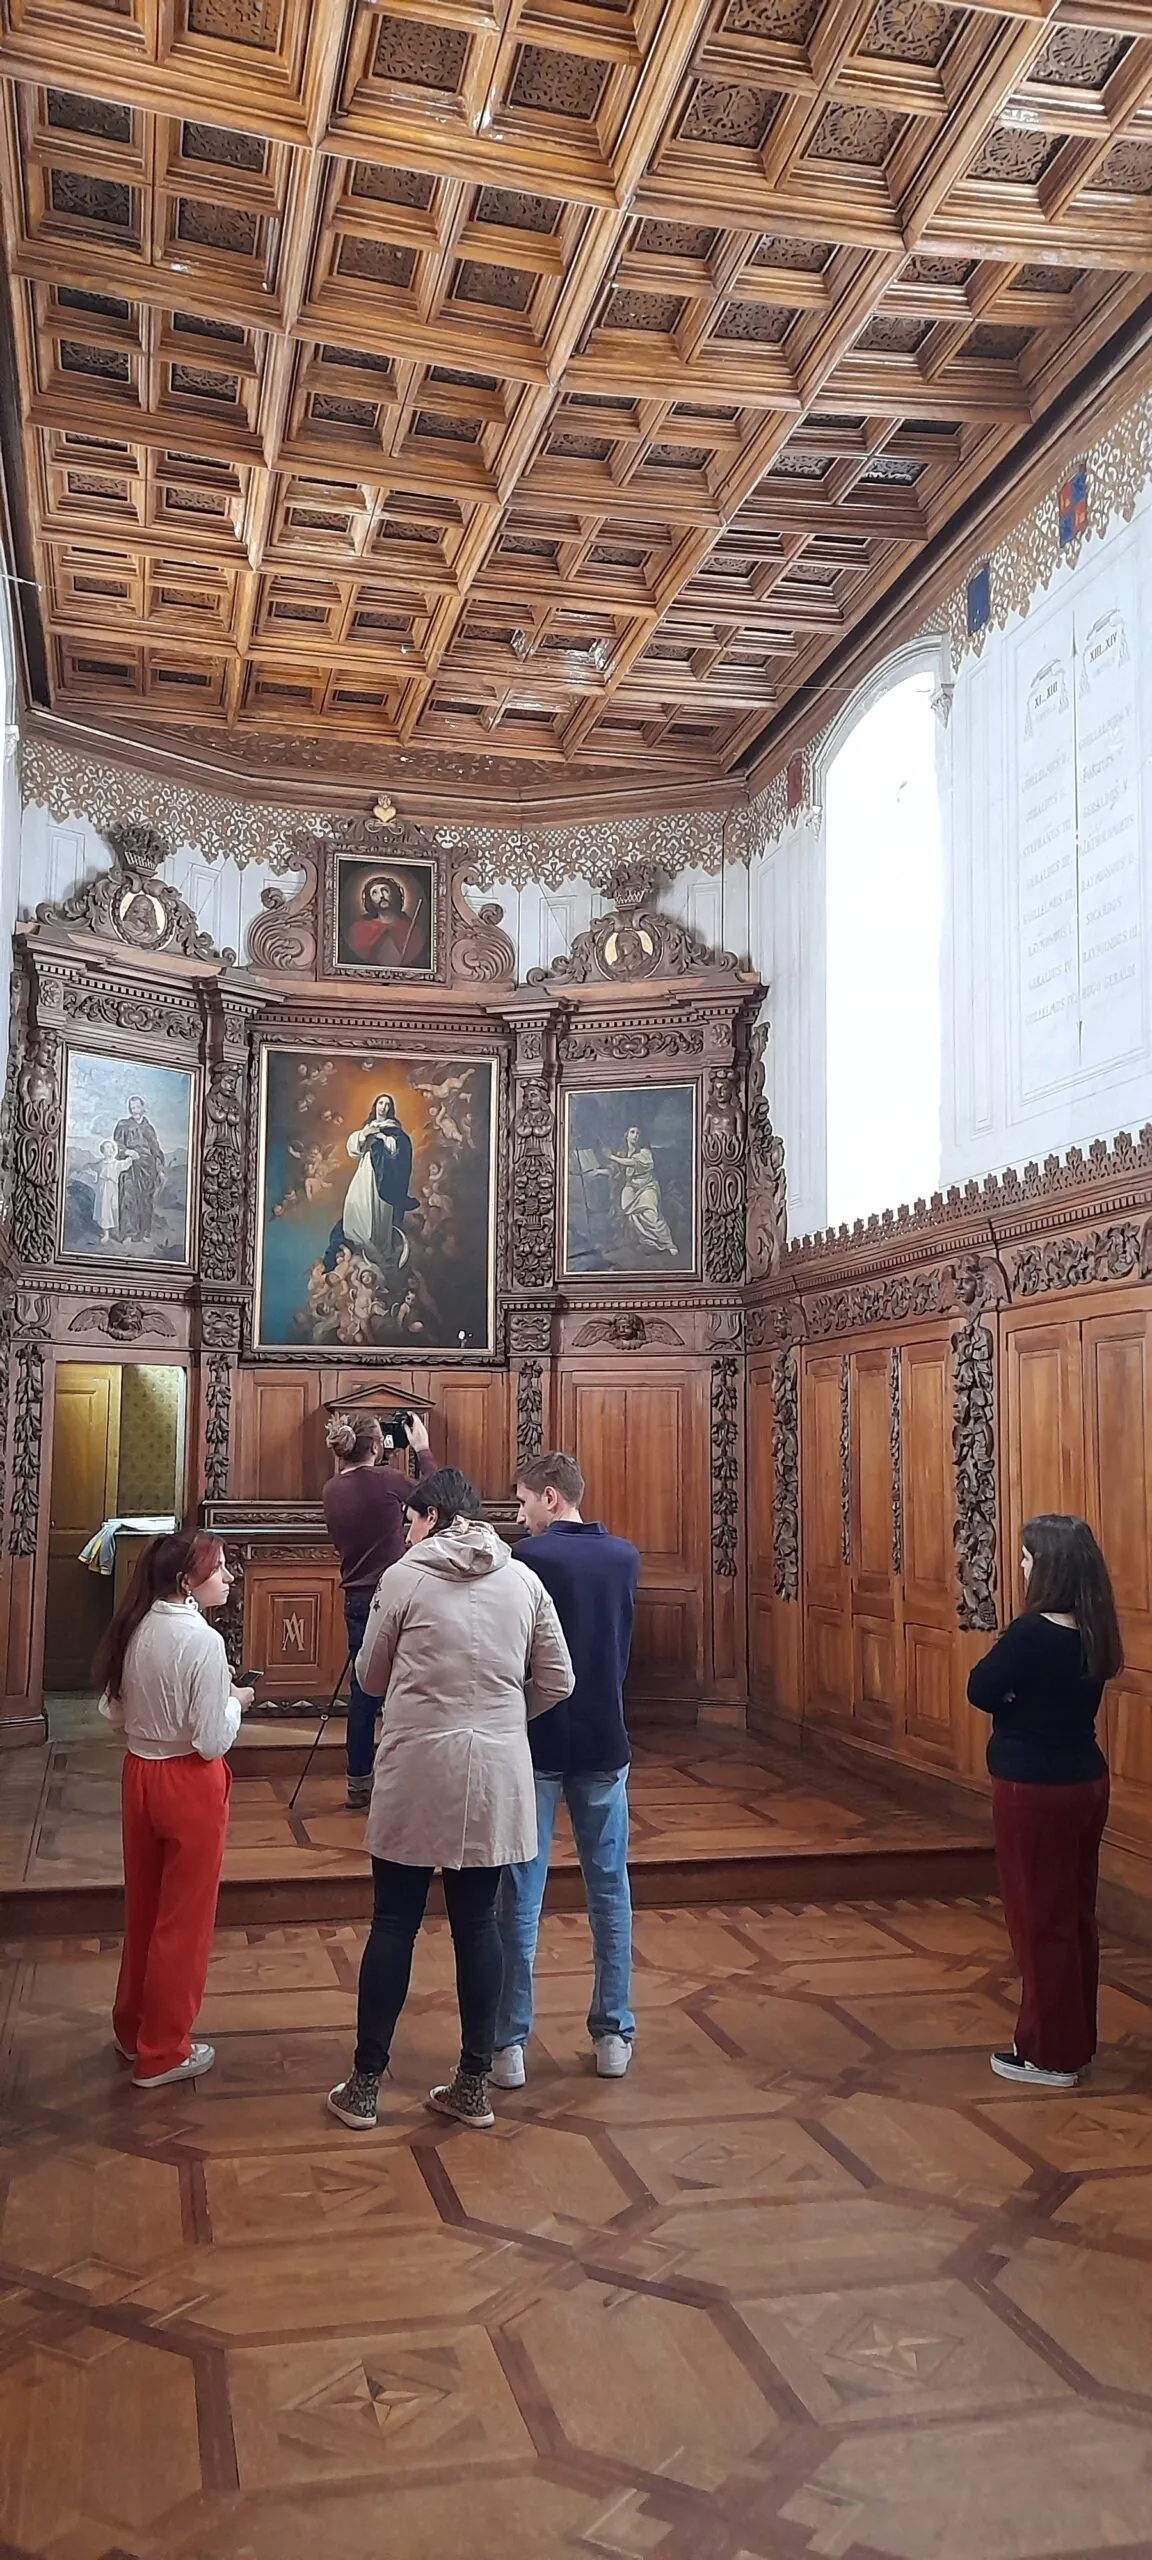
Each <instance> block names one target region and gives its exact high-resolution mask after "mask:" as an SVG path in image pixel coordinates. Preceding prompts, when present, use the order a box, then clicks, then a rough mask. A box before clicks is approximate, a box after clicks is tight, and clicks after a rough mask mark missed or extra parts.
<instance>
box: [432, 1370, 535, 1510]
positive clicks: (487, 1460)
mask: <svg viewBox="0 0 1152 2560" xmlns="http://www.w3.org/2000/svg"><path fill="white" fill-rule="evenodd" d="M509 1385H510V1381H509V1378H508V1374H507V1371H505V1370H492V1369H486V1370H482V1371H481V1372H480V1373H479V1374H478V1375H476V1376H469V1375H468V1374H467V1373H466V1372H463V1371H460V1370H452V1371H451V1372H449V1371H446V1370H440V1371H439V1372H438V1373H437V1375H436V1377H435V1379H434V1380H433V1381H432V1382H431V1384H430V1387H429V1393H430V1394H431V1395H432V1396H434V1398H435V1411H434V1413H433V1415H432V1417H431V1421H430V1429H431V1432H432V1441H433V1449H434V1452H435V1455H436V1457H437V1458H438V1459H439V1460H440V1461H441V1462H442V1464H443V1465H444V1466H447V1467H459V1468H460V1469H461V1471H462V1473H463V1474H464V1475H466V1476H468V1477H469V1478H470V1480H471V1482H472V1483H473V1484H474V1485H475V1486H476V1487H477V1489H478V1491H479V1492H480V1493H482V1494H485V1495H486V1496H487V1497H488V1498H489V1499H490V1500H491V1501H494V1502H495V1501H499V1500H501V1499H502V1498H503V1497H505V1496H506V1495H507V1494H508V1492H509V1490H510V1488H511V1485H512V1478H513V1471H514V1468H515V1463H516V1451H515V1445H514V1435H513V1433H512V1431H511V1429H510V1424H509ZM542 1445H543V1446H544V1447H545V1448H547V1447H548V1445H549V1444H548V1441H547V1440H546V1439H545V1440H544V1442H543V1443H542Z"/></svg>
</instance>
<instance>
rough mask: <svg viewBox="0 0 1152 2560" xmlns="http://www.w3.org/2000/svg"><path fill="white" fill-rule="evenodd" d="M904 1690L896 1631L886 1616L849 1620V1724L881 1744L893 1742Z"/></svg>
mask: <svg viewBox="0 0 1152 2560" xmlns="http://www.w3.org/2000/svg"><path fill="white" fill-rule="evenodd" d="M902 1687H903V1679H902V1671H901V1642H900V1633H899V1629H898V1627H897V1625H896V1623H895V1621H894V1619H893V1618H892V1617H891V1616H890V1615H889V1616H887V1617H884V1618H870V1617H866V1616H863V1615H860V1614H857V1615H855V1616H854V1617H853V1620H852V1721H853V1724H854V1726H855V1728H856V1730H857V1732H859V1733H861V1734H863V1735H865V1736H869V1737H871V1738H872V1739H873V1740H875V1741H877V1742H881V1743H885V1744H887V1743H889V1742H891V1741H892V1739H893V1734H894V1730H895V1728H896V1724H897V1718H898V1709H899V1702H900V1697H901V1692H902Z"/></svg>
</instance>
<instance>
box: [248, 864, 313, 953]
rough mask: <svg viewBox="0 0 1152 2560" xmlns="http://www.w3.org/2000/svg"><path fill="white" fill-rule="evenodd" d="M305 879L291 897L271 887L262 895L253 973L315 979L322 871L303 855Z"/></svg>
mask: <svg viewBox="0 0 1152 2560" xmlns="http://www.w3.org/2000/svg"><path fill="white" fill-rule="evenodd" d="M300 867H301V869H302V870H303V873H304V878H303V880H302V881H301V884H300V887H299V888H298V889H294V890H292V891H291V893H287V892H286V891H285V890H283V889H277V888H275V887H270V888H267V889H262V890H261V892H260V905H261V909H262V913H261V914H260V915H258V916H257V917H256V920H255V922H254V923H253V924H252V925H250V927H249V930H248V958H249V962H250V964H251V966H252V968H253V969H267V970H269V971H270V972H278V971H283V972H284V973H285V974H286V975H288V976H290V977H294V978H308V977H311V975H312V972H313V970H314V968H315V965H316V925H317V900H318V896H319V887H320V881H319V869H318V865H317V864H316V862H315V861H314V860H313V859H312V856H311V855H310V854H307V853H304V852H301V855H300Z"/></svg>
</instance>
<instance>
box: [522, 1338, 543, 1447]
mask: <svg viewBox="0 0 1152 2560" xmlns="http://www.w3.org/2000/svg"><path fill="white" fill-rule="evenodd" d="M543 1446H544V1369H543V1364H542V1362H541V1361H539V1360H526V1361H525V1362H524V1365H523V1367H522V1369H521V1370H520V1372H519V1375H518V1377H517V1380H516V1463H517V1466H523V1464H524V1462H525V1459H526V1458H535V1457H537V1456H538V1455H539V1452H540V1450H541V1449H542V1448H543Z"/></svg>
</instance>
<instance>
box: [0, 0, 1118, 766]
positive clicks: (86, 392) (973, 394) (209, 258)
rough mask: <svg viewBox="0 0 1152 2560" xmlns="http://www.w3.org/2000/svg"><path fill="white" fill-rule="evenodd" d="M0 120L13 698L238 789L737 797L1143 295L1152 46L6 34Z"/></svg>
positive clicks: (257, 22) (631, 3) (211, 28)
mask: <svg viewBox="0 0 1152 2560" xmlns="http://www.w3.org/2000/svg"><path fill="white" fill-rule="evenodd" d="M0 74H2V75H4V76H3V79H2V80H0V92H2V96H3V106H4V145H3V155H4V156H3V167H2V172H0V176H2V186H3V205H4V222H5V231H6V252H7V260H8V266H9V271H10V277H11V297H12V313H13V324H14V339H15V350H16V366H17V374H18V398H19V412H20V416H19V422H18V426H17V429H16V443H17V448H18V450H19V452H20V454H21V456H22V466H21V476H22V481H23V493H24V501H25V506H26V511H27V517H28V520H29V523H30V528H31V533H30V540H31V546H32V553H33V561H34V565H33V575H34V577H35V579H37V580H38V581H39V583H40V587H41V606H42V618H43V630H44V639H45V654H46V688H47V695H48V698H49V700H50V702H51V704H52V705H53V706H54V707H55V708H56V709H57V710H59V711H61V712H65V713H69V714H72V715H75V716H76V717H78V718H81V719H84V720H86V721H90V722H92V723H93V724H95V725H99V726H100V727H103V728H109V727H113V728H118V729H119V730H121V731H124V732H127V733H130V734H133V735H135V736H145V737H163V738H167V739H176V740H178V741H179V742H181V743H182V744H183V745H184V746H185V747H186V748H187V749H188V750H189V751H191V752H200V753H208V754H213V753H215V754H219V755H222V756H226V758H227V761H228V763H230V764H232V765H234V766H243V765H246V764H247V765H250V766H251V767H252V768H253V770H254V771H257V772H264V773H267V774H269V775H271V774H273V773H281V774H291V773H292V772H294V771H296V772H300V773H307V774H310V775H311V776H313V777H314V778H315V777H316V776H317V775H320V774H322V773H328V772H330V773H332V774H333V775H334V776H335V775H343V776H345V777H347V776H348V775H349V774H351V773H354V772H359V773H361V774H366V775H369V776H370V777H371V778H372V779H373V780H376V781H378V782H387V781H388V780H389V779H390V778H391V779H393V780H397V779H402V778H403V775H402V774H401V773H400V770H399V768H400V766H401V762H402V761H403V764H404V767H405V769H406V772H407V774H408V776H409V778H412V779H416V778H418V777H419V776H422V775H423V776H431V775H434V774H435V773H436V772H437V771H438V770H440V771H443V772H445V773H448V772H452V771H455V772H456V773H460V772H461V771H468V770H471V771H473V772H474V773H475V774H476V776H477V778H478V781H479V782H480V783H481V784H482V783H483V780H484V778H485V776H488V777H490V778H491V779H492V780H493V782H494V783H499V784H500V786H501V788H502V789H503V790H504V792H505V795H506V794H507V790H508V788H509V787H510V786H511V787H515V780H516V778H517V777H518V778H520V780H521V781H522V782H525V783H526V782H527V781H528V779H529V778H531V780H532V783H533V787H534V788H539V787H541V786H543V787H544V788H545V789H547V788H548V785H549V777H554V778H555V785H556V787H557V788H559V787H561V785H563V787H564V789H565V790H566V791H570V790H571V788H572V786H573V784H574V783H576V784H578V783H579V782H580V781H581V780H586V781H587V782H588V784H589V786H590V787H595V789H596V790H597V791H598V792H599V793H603V792H604V791H605V790H606V789H608V788H610V787H611V786H612V785H613V783H614V782H619V784H620V785H621V787H623V786H624V785H625V784H627V785H628V786H629V787H630V788H632V789H633V790H634V789H635V786H636V783H637V780H638V779H639V780H641V781H645V780H647V781H649V782H651V783H652V785H653V787H655V786H656V785H658V784H662V783H663V784H666V783H667V781H668V779H669V778H670V777H681V778H682V779H683V780H684V781H685V782H686V783H687V782H691V783H694V784H698V783H700V782H706V781H714V780H716V779H722V778H723V777H724V776H731V775H733V774H734V773H735V772H736V770H737V769H738V768H739V767H740V765H741V763H742V762H747V760H748V758H749V756H750V755H751V754H752V753H753V751H754V750H755V746H756V741H757V739H758V738H759V737H760V736H761V734H762V733H763V731H764V729H765V727H766V724H767V723H768V722H769V721H770V720H771V719H772V718H773V717H774V716H775V715H777V714H778V713H779V712H780V711H781V710H782V709H786V708H787V706H788V705H789V703H790V702H793V701H795V700H796V698H797V696H798V695H799V694H800V693H801V691H802V689H805V688H807V689H808V693H807V696H806V698H807V699H811V698H812V697H811V688H812V687H813V685H815V686H816V687H817V688H818V687H819V677H820V668H821V665H822V662H823V661H824V660H825V659H826V658H827V657H828V656H829V654H830V653H831V651H832V650H833V649H834V648H835V647H836V645H837V643H838V642H841V641H842V640H843V639H844V636H845V634H846V633H847V632H849V631H850V630H851V628H852V626H853V624H854V623H856V622H857V621H858V620H859V618H860V617H861V615H862V614H863V613H864V612H865V611H866V610H867V609H868V608H870V607H871V606H873V605H874V604H875V602H876V600H877V598H878V597H880V596H881V595H882V594H883V592H884V591H885V589H886V588H888V587H889V586H890V585H891V584H892V582H893V581H894V580H895V579H896V578H897V577H899V576H901V575H903V574H904V573H905V572H907V570H908V568H909V565H910V563H912V562H914V561H915V560H916V558H917V556H918V555H919V554H920V553H921V552H922V550H923V547H924V545H925V544H926V542H928V541H929V540H930V539H931V538H932V537H933V535H934V534H936V533H937V532H938V531H939V529H940V528H941V526H943V525H945V524H946V523H947V522H948V520H949V519H950V518H951V517H952V516H953V515H954V514H955V511H956V510H957V509H958V508H960V507H961V506H963V505H964V504H966V503H967V502H968V501H970V500H971V498H972V497H973V494H974V493H975V492H977V491H978V489H979V487H980V485H981V484H982V483H983V482H984V481H985V479H986V478H987V475H988V474H989V473H990V472H991V471H992V470H993V469H995V468H997V467H998V466H1000V465H1002V464H1003V463H1004V461H1005V460H1006V458H1009V457H1011V455H1012V453H1013V451H1014V450H1016V449H1018V448H1019V447H1020V446H1021V440H1022V438H1024V437H1025V436H1026V434H1027V433H1028V431H1029V429H1030V428H1031V427H1033V426H1034V424H1035V423H1036V422H1037V421H1042V420H1043V419H1044V417H1045V415H1046V413H1047V412H1048V411H1049V409H1050V408H1051V406H1052V404H1053V402H1054V401H1055V400H1057V399H1058V398H1059V397H1061V396H1062V395H1064V394H1065V393H1066V392H1067V390H1068V387H1069V385H1070V384H1072V383H1073V382H1074V381H1075V380H1077V379H1078V378H1079V377H1080V376H1081V375H1082V374H1083V373H1084V371H1085V368H1088V367H1090V366H1091V364H1092V362H1093V359H1094V358H1097V357H1099V355H1100V352H1101V350H1102V349H1103V348H1104V346H1105V344H1106V342H1107V341H1108V340H1109V339H1110V338H1112V336H1113V335H1114V333H1116V332H1117V331H1118V330H1119V329H1120V328H1121V327H1122V326H1123V325H1124V324H1125V323H1126V322H1132V321H1134V320H1135V318H1136V316H1137V315H1138V313H1139V311H1140V309H1141V308H1142V306H1143V305H1144V304H1145V301H1146V298H1147V297H1148V296H1149V294H1150V293H1152V0H1076V5H1071V6H1065V5H1063V0H1061V5H1060V6H1057V7H1056V8H1055V9H1048V10H1045V8H1044V6H1043V0H1007V5H1005V4H1004V0H997V5H995V6H993V7H986V8H982V9H979V10H975V9H971V8H967V7H952V6H945V5H942V0H389V5H387V6H375V5H370V0H0ZM473 759H474V760H475V762H470V760H473Z"/></svg>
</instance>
